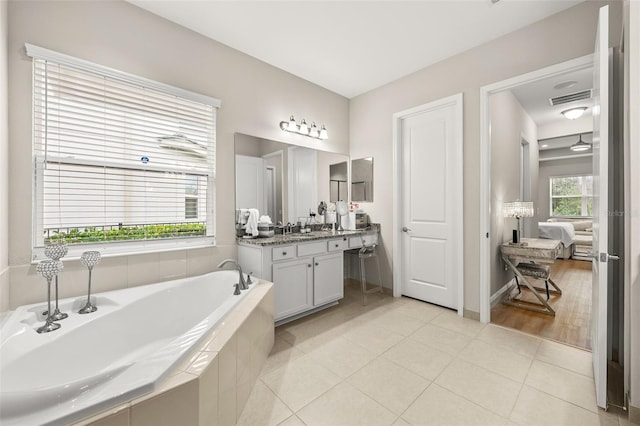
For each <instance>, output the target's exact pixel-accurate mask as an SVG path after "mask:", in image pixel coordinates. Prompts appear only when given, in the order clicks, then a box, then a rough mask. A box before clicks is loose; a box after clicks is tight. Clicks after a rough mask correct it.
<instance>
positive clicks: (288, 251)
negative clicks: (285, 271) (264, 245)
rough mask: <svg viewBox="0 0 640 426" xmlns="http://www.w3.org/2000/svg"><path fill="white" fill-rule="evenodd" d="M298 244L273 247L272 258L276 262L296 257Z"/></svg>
mask: <svg viewBox="0 0 640 426" xmlns="http://www.w3.org/2000/svg"><path fill="white" fill-rule="evenodd" d="M295 257H296V246H278V247H274V248H272V249H271V258H272V259H273V261H274V262H277V261H278V260H285V259H295Z"/></svg>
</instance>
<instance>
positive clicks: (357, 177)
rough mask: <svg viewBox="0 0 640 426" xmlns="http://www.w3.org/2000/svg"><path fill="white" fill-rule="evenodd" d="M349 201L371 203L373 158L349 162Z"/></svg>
mask: <svg viewBox="0 0 640 426" xmlns="http://www.w3.org/2000/svg"><path fill="white" fill-rule="evenodd" d="M351 201H367V202H372V201H373V157H367V158H360V159H357V160H351Z"/></svg>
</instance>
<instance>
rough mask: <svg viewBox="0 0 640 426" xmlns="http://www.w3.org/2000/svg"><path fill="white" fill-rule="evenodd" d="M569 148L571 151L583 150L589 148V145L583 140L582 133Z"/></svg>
mask: <svg viewBox="0 0 640 426" xmlns="http://www.w3.org/2000/svg"><path fill="white" fill-rule="evenodd" d="M569 149H570V150H571V151H573V152H584V151H588V150H590V149H591V145H590V144H588V143H586V142H583V140H582V134H580V140H579V141H578V142H576V143H574V144H573V145H571V146H570V147H569Z"/></svg>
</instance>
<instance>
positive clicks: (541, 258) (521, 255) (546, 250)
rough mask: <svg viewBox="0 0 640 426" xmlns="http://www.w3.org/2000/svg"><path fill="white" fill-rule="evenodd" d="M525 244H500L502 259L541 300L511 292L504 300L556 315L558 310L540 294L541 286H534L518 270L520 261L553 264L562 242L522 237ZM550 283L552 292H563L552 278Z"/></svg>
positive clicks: (531, 309)
mask: <svg viewBox="0 0 640 426" xmlns="http://www.w3.org/2000/svg"><path fill="white" fill-rule="evenodd" d="M521 242H522V243H523V244H511V243H504V244H502V245H501V246H500V252H501V253H502V260H503V261H504V263H505V264H506V265H507V266H508V267H509V269H511V271H513V273H514V274H515V275H516V276H517V277H518V278H519V279H520V280H522V283H523V284H524V285H526V286H527V288H528V289H529V290H531V293H533V295H534V296H535V297H536V298H537V299H538V301H539V302H540V303H539V304H538V303H534V302H525V301H522V300H519V299H516V298H514V297H513V296H511V295H510V294H509V295H508V296H507V297H506V298H505V299H504V300H503V303H504V304H506V305H510V306H515V307H518V308H522V309H527V310H530V311H533V312H540V313H543V314H547V315H552V316H555V315H556V312H555V311H554V310H553V308H552V307H551V306H550V305H549V303H547V301H546V300H545V299H544V298H543V297H542V296H540V294H538V290H542V289H541V288H540V287H535V286H533V285H532V284H531V283H530V282H529V280H527V279H526V277H525V276H524V275H523V274H522V273H521V272H520V270H518V267H517V266H518V264H519V263H531V262H533V263H537V264H541V263H542V264H552V263H554V262H555V261H556V257H557V256H558V254H559V253H560V250H561V249H562V242H561V241H560V240H548V239H541V238H522V241H521ZM549 283H550V284H551V285H552V286H553V288H554V289H553V290H549V292H550V293H555V294H562V290H560V288H559V287H558V286H557V285H556V284H555V283H554V282H553V281H552V280H551V279H549Z"/></svg>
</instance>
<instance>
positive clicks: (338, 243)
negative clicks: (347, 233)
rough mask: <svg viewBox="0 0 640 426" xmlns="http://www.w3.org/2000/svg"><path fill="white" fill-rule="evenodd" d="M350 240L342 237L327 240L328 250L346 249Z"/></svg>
mask: <svg viewBox="0 0 640 426" xmlns="http://www.w3.org/2000/svg"><path fill="white" fill-rule="evenodd" d="M348 245H349V244H348V241H347V239H346V238H340V239H336V240H331V241H327V250H329V251H341V250H346V249H347V248H348V247H347V246H348Z"/></svg>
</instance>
